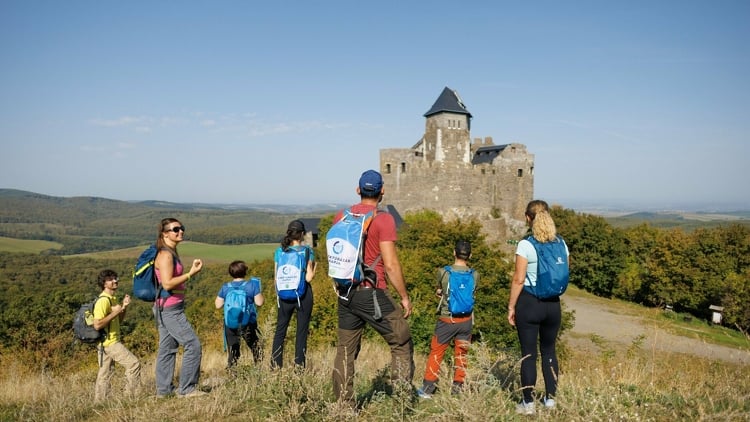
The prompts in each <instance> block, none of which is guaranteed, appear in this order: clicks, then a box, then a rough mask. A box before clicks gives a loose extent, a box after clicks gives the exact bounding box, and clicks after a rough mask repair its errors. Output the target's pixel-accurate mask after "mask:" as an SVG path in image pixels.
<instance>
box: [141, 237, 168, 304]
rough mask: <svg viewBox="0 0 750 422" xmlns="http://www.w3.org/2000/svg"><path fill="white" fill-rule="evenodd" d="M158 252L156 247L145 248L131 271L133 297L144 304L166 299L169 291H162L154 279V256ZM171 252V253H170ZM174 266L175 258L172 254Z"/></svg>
mask: <svg viewBox="0 0 750 422" xmlns="http://www.w3.org/2000/svg"><path fill="white" fill-rule="evenodd" d="M158 252H159V251H158V250H157V249H156V245H151V246H149V247H148V248H146V250H145V251H143V252H142V253H141V256H139V257H138V261H137V262H136V263H135V268H134V269H133V296H135V297H137V298H138V299H141V300H145V301H146V302H153V301H155V300H156V298H157V297H168V296H169V295H170V293H169V291H167V290H164V289H162V287H161V284H159V281H158V280H157V279H156V266H155V265H154V262H155V261H156V254H157V253H158ZM170 252H171V251H170ZM173 258H174V263H175V266H176V264H177V260H178V258H177V256H175V255H174V254H173Z"/></svg>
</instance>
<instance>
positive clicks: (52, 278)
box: [0, 207, 750, 369]
mask: <svg viewBox="0 0 750 422" xmlns="http://www.w3.org/2000/svg"><path fill="white" fill-rule="evenodd" d="M552 212H553V216H554V218H555V221H556V222H557V224H558V227H559V231H560V234H561V235H562V236H564V237H565V239H566V241H567V243H568V245H569V248H570V251H571V257H572V258H571V263H572V265H571V282H572V283H573V284H575V285H577V286H578V287H580V288H582V289H585V290H588V291H590V292H592V293H594V294H597V295H599V296H605V297H617V298H622V299H626V300H630V301H634V302H638V303H642V304H644V305H648V306H663V305H667V304H668V305H671V306H673V307H674V309H675V310H679V311H683V312H689V313H692V314H693V315H695V316H696V317H699V318H702V319H708V317H709V310H708V306H709V305H720V306H724V307H725V310H724V321H725V323H726V324H728V325H730V326H732V327H735V328H739V329H742V330H747V329H748V328H749V327H750V311H749V310H748V309H749V307H747V305H746V303H747V301H748V298H750V265H749V264H750V229H748V228H747V227H746V226H743V225H737V224H732V225H726V226H721V227H713V228H710V229H697V230H694V231H692V232H689V233H688V232H684V231H682V230H679V229H668V230H667V229H659V228H654V227H651V226H649V225H646V224H643V225H639V226H634V227H629V228H615V227H613V226H612V225H610V224H609V223H607V221H606V220H605V219H604V218H602V217H598V216H592V215H588V214H581V213H576V212H574V211H572V210H567V209H564V208H561V207H553V210H552ZM404 220H405V224H404V225H403V226H402V227H401V228H400V229H399V241H398V246H399V257H400V259H401V263H402V267H403V269H404V274H405V277H406V281H407V283H408V288H409V292H410V295H411V299H412V302H413V303H414V305H415V310H414V314H413V316H412V317H411V318H410V325H411V327H412V333H413V335H414V341H415V345H416V347H417V348H418V349H419V350H420V351H422V352H426V351H427V349H428V347H429V338H430V336H431V334H432V331H433V329H434V322H435V314H434V313H435V307H436V305H437V298H436V297H435V294H434V288H435V271H436V269H437V268H438V267H441V266H443V265H445V264H447V263H450V262H452V247H453V245H454V243H455V240H456V239H459V238H463V239H467V240H469V241H471V242H472V244H473V245H474V248H473V255H472V259H471V264H472V266H474V267H475V268H476V269H477V270H478V271H479V272H480V273H481V274H482V283H481V284H480V286H479V287H478V289H479V290H478V292H477V306H476V323H475V335H476V336H477V337H479V338H481V341H483V342H485V343H486V344H488V345H490V346H491V347H497V348H514V347H516V341H517V340H516V336H515V332H514V331H513V330H512V327H510V326H509V325H508V324H507V321H505V314H504V312H505V309H506V305H507V300H508V285H509V281H510V276H511V273H512V270H513V256H512V254H509V253H508V252H504V250H506V249H504V248H500V247H499V246H498V245H488V244H486V242H485V240H484V236H483V235H482V234H481V226H480V224H479V223H478V222H477V221H476V220H468V221H459V222H450V223H445V222H443V220H442V218H441V217H440V216H439V215H438V214H436V213H434V212H431V211H424V212H420V213H416V214H409V215H407V216H406V217H405V219H404ZM331 221H332V216H331V215H328V216H326V217H324V218H323V219H322V220H321V223H320V230H321V233H325V232H326V231H327V229H328V228H329V227H330V224H331ZM234 229H237V228H234ZM206 230H207V231H208V229H206ZM277 237H278V234H277ZM324 244H325V243H324V242H319V246H317V247H316V248H315V254H316V257H317V258H316V259H317V260H318V262H320V263H321V266H320V267H319V271H318V272H317V274H316V276H315V279H314V280H313V282H312V285H313V291H314V293H315V308H314V312H313V319H312V323H311V338H310V341H311V347H313V346H315V345H332V344H334V342H335V334H336V333H335V329H336V295H335V294H334V293H333V291H332V285H331V281H330V279H329V278H328V277H327V276H326V271H325V268H326V265H325V261H326V255H325V247H324V246H322V245H324ZM236 258H237V259H243V257H242V256H238V257H236ZM133 264H134V262H132V260H128V259H91V258H63V257H59V256H50V255H42V254H20V253H0V291H2V292H3V293H2V294H0V349H1V350H0V353H3V354H5V353H13V354H14V355H15V356H17V357H19V358H20V359H23V360H25V361H27V362H28V363H29V364H31V365H34V366H39V367H43V368H49V369H65V368H68V367H70V365H75V364H76V362H80V361H81V360H80V359H78V358H79V357H81V356H80V355H81V354H82V353H88V352H89V351H90V347H89V346H87V345H80V344H75V343H74V342H73V341H72V331H71V324H72V318H73V314H74V312H75V310H76V309H77V308H78V306H79V305H80V304H81V303H83V302H85V301H87V300H90V299H92V298H93V297H94V295H96V294H97V293H98V289H97V288H96V286H95V280H96V275H97V273H98V272H99V271H100V270H101V269H103V268H112V269H114V270H115V271H117V272H118V273H119V274H120V279H121V283H120V284H121V287H120V292H119V295H120V296H122V295H123V294H124V293H128V292H130V290H131V289H132V279H131V272H132V267H133ZM228 264H229V263H228V262H227V263H225V264H212V265H207V266H206V268H205V269H204V270H203V272H201V274H200V275H199V276H197V277H195V278H194V279H193V280H192V281H191V283H190V284H189V286H188V292H187V304H188V308H187V314H188V317H189V319H190V320H191V322H192V323H193V324H194V326H195V328H196V331H197V332H198V334H199V336H200V338H201V340H202V341H203V342H204V343H205V344H206V346H207V347H216V348H217V349H218V348H221V347H222V344H221V313H220V311H217V310H216V309H215V308H214V306H213V302H214V298H215V296H216V293H217V292H218V289H219V287H220V285H221V283H223V282H225V281H228V279H229V276H228V274H227V265H228ZM249 264H250V274H252V275H255V276H258V277H260V278H261V279H262V280H263V283H262V288H263V293H264V294H265V295H266V297H267V298H268V299H267V302H266V303H267V304H266V305H265V306H264V307H263V308H261V309H260V310H259V317H260V321H261V326H263V321H273V320H275V306H274V305H275V301H274V298H275V292H274V287H273V283H272V272H273V261H272V257H271V256H269V257H268V258H267V259H263V260H259V261H253V262H249ZM134 305H135V306H132V307H131V308H130V309H131V311H129V313H128V318H127V319H126V321H125V323H124V327H123V331H124V333H125V334H126V335H125V340H124V341H125V343H126V344H127V345H128V347H130V348H131V349H132V350H133V351H135V352H136V353H137V354H138V355H140V356H147V355H149V354H150V353H152V352H153V351H154V349H155V347H156V341H155V339H156V338H157V333H156V329H155V326H154V321H153V315H152V314H151V309H150V304H148V303H146V302H141V301H136V302H135V303H134ZM571 324H573V319H572V316H571V315H570V314H567V313H566V315H565V324H564V326H565V329H567V328H569V327H570V326H571ZM369 334H370V335H372V334H373V333H371V332H370V333H369ZM264 335H265V336H266V337H267V336H269V335H272V333H264Z"/></svg>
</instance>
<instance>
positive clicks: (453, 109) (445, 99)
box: [424, 86, 471, 117]
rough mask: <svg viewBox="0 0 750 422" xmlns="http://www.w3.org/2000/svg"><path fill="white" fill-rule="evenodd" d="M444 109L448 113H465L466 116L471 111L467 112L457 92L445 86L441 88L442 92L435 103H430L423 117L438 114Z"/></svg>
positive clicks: (469, 114)
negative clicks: (430, 106) (430, 105)
mask: <svg viewBox="0 0 750 422" xmlns="http://www.w3.org/2000/svg"><path fill="white" fill-rule="evenodd" d="M445 111H447V112H450V113H458V114H466V115H467V116H469V117H471V113H469V110H467V109H466V106H465V105H464V103H463V101H461V97H459V96H458V92H456V91H454V90H452V89H450V88H448V87H447V86H446V87H445V89H443V92H442V93H441V94H440V96H439V97H438V99H437V100H436V101H435V104H433V105H432V108H430V111H428V112H427V113H425V114H424V117H430V116H432V115H433V114H438V113H441V112H445Z"/></svg>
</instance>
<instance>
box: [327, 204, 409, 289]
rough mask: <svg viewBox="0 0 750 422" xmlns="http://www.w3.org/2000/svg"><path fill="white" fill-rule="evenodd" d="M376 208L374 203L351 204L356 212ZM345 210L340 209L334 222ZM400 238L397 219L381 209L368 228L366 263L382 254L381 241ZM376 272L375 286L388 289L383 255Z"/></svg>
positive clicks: (391, 240) (370, 262) (365, 211)
mask: <svg viewBox="0 0 750 422" xmlns="http://www.w3.org/2000/svg"><path fill="white" fill-rule="evenodd" d="M374 208H375V206H374V205H365V204H361V203H360V204H355V205H352V206H351V210H352V212H353V213H356V214H365V213H368V212H370V211H371V210H373V209H374ZM343 214H344V211H343V210H342V211H339V212H338V213H337V214H336V216H335V217H334V218H333V222H334V223H336V222H337V221H339V220H341V216H342V215H343ZM396 240H398V237H397V235H396V221H395V220H394V219H393V216H392V215H390V214H388V213H387V212H385V211H380V210H378V212H377V213H376V214H375V217H374V218H373V219H372V223H370V228H369V229H368V230H367V240H366V241H365V253H364V256H365V263H366V264H372V262H373V261H375V259H376V258H377V257H378V255H380V242H395V241H396ZM375 272H376V273H377V274H378V285H377V286H375V287H376V288H378V289H387V288H388V281H387V280H386V278H385V265H383V258H382V257H381V258H380V260H379V261H378V264H377V265H376V266H375Z"/></svg>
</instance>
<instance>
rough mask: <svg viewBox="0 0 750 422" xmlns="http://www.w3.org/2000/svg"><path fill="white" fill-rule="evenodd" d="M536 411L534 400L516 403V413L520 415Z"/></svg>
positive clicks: (531, 413)
mask: <svg viewBox="0 0 750 422" xmlns="http://www.w3.org/2000/svg"><path fill="white" fill-rule="evenodd" d="M535 411H536V410H535V409H534V402H531V403H526V402H523V401H522V402H521V403H518V404H517V405H516V413H518V414H519V415H533V414H534V412H535Z"/></svg>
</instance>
